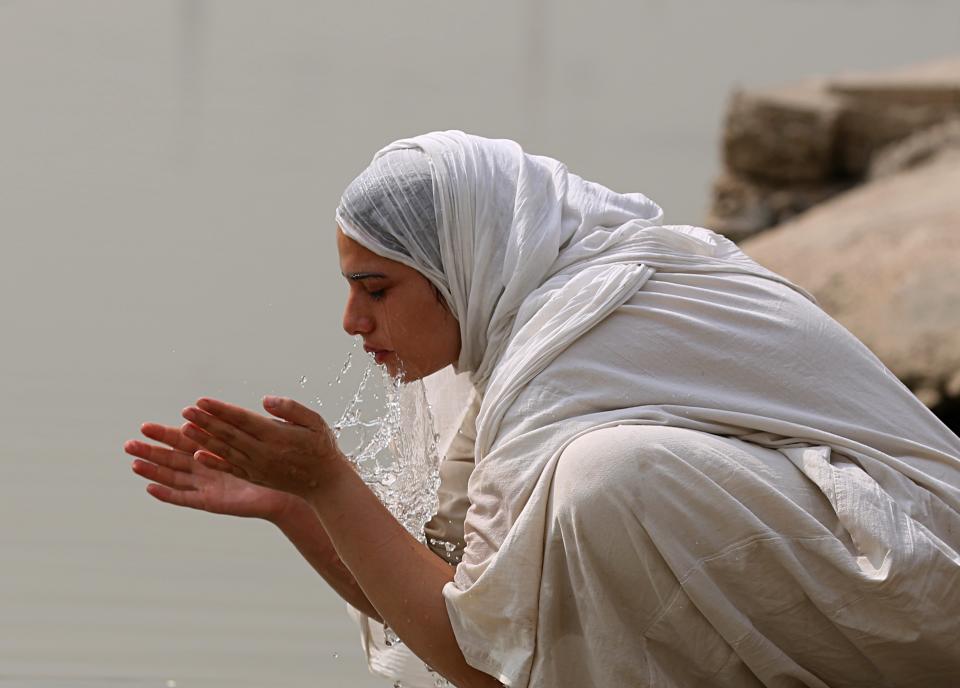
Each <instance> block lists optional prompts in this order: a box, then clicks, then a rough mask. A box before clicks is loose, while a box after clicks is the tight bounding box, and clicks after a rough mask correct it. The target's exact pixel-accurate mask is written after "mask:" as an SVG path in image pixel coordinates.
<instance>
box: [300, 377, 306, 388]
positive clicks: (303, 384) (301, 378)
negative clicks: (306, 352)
mask: <svg viewBox="0 0 960 688" xmlns="http://www.w3.org/2000/svg"><path fill="white" fill-rule="evenodd" d="M300 386H301V387H306V386H307V376H306V375H301V376H300Z"/></svg>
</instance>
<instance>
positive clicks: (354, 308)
mask: <svg viewBox="0 0 960 688" xmlns="http://www.w3.org/2000/svg"><path fill="white" fill-rule="evenodd" d="M358 301H359V299H357V298H355V296H354V294H353V291H352V290H351V293H350V295H349V296H348V297H347V304H346V305H345V306H344V308H343V331H344V332H346V333H347V334H349V335H351V336H355V335H358V334H359V335H366V334H369V333H370V332H372V331H373V327H374V322H373V318H372V317H370V314H369V313H367V312H365V309H363V308H362V306H361V305H360V303H358Z"/></svg>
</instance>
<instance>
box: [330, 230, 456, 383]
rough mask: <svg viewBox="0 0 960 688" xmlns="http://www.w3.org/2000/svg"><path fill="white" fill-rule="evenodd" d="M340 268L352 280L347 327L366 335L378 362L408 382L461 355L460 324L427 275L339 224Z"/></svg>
mask: <svg viewBox="0 0 960 688" xmlns="http://www.w3.org/2000/svg"><path fill="white" fill-rule="evenodd" d="M337 251H338V252H339V254H340V272H341V273H342V274H343V276H344V277H345V278H346V279H347V281H348V282H349V284H350V295H349V296H348V297H347V305H346V307H345V308H344V311H343V329H344V330H346V332H347V334H351V335H360V336H361V337H363V344H364V349H365V350H366V351H368V352H370V353H374V354H375V356H376V360H377V363H379V364H381V365H384V366H386V368H387V371H388V372H389V373H390V374H391V375H393V376H400V377H401V378H402V379H403V380H404V381H405V382H410V381H412V380H419V379H420V378H422V377H425V376H427V375H430V374H431V373H435V372H436V371H438V370H440V369H441V368H445V367H446V366H448V365H450V364H451V363H456V361H457V359H458V358H459V356H460V326H459V324H458V323H457V321H456V319H455V318H454V317H453V315H452V314H451V313H450V311H449V310H448V309H447V307H446V306H445V305H444V303H443V302H442V301H441V299H440V298H439V296H438V295H437V292H436V291H435V290H434V288H433V285H432V284H431V283H430V281H429V280H427V278H426V277H424V276H423V275H421V274H420V273H419V272H417V271H416V270H414V269H413V268H411V267H408V266H406V265H404V264H403V263H398V262H397V261H395V260H390V259H389V258H383V257H382V256H378V255H377V254H376V253H374V252H373V251H370V250H368V249H366V248H364V247H363V246H361V245H360V244H358V243H357V242H356V241H354V240H353V239H351V238H349V237H348V236H347V235H345V234H344V233H343V232H342V231H341V230H340V228H339V227H337Z"/></svg>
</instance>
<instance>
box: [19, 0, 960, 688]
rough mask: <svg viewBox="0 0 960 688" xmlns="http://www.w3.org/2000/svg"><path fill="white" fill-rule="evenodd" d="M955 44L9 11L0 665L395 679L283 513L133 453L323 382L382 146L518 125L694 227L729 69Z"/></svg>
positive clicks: (331, 373)
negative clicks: (216, 414)
mask: <svg viewBox="0 0 960 688" xmlns="http://www.w3.org/2000/svg"><path fill="white" fill-rule="evenodd" d="M958 49H960V6H958V5H957V3H956V2H954V1H953V0H943V1H942V2H941V1H935V0H917V1H914V2H906V1H905V0H904V1H902V2H892V1H883V0H878V1H876V2H869V3H868V2H862V1H848V2H828V1H827V0H806V1H801V0H793V1H787V0H779V1H773V0H728V2H724V3H706V2H695V1H693V0H675V1H672V2H667V1H666V0H646V1H637V2H605V1H602V0H601V1H599V2H593V3H582V2H573V1H572V0H563V1H562V2H556V3H549V2H547V1H546V0H524V1H519V0H514V1H511V2H507V1H501V0H492V1H491V2H486V3H481V4H472V5H464V4H462V3H450V2H447V3H439V2H427V1H413V0H411V1H410V2H403V3H392V2H368V1H357V2H351V3H319V2H313V1H310V2H308V1H305V0H304V1H293V0H289V1H286V2H279V3H266V2H262V1H261V2H255V1H253V0H219V1H214V0H142V1H141V2H130V1H129V0H60V1H56V0H20V1H17V0H6V1H3V2H0V232H2V244H0V306H2V309H0V317H2V321H0V385H2V392H3V393H2V394H0V418H2V428H0V429H2V432H0V524H2V525H0V620H2V622H0V686H26V687H32V688H41V687H42V688H51V687H54V686H58V687H59V686H70V687H71V688H104V687H108V686H137V687H139V686H143V687H147V686H150V687H157V688H162V687H164V686H169V687H171V688H173V687H176V686H179V687H180V688H215V687H220V686H231V687H235V686H280V687H299V686H343V685H352V686H361V687H362V686H376V685H384V684H383V682H382V681H380V680H376V679H373V678H371V677H369V676H368V675H367V674H366V671H365V668H364V666H363V663H362V660H361V655H360V650H359V646H358V642H357V637H356V636H357V633H356V631H355V629H354V628H353V627H352V626H351V622H350V620H349V619H348V618H347V615H346V613H345V611H344V608H343V605H342V604H341V603H340V602H339V601H338V600H337V599H336V598H335V597H334V596H333V595H332V594H331V593H329V592H328V591H327V590H326V589H325V587H324V585H323V584H322V582H321V581H320V580H319V579H318V578H317V577H316V576H315V575H314V574H312V572H311V571H310V570H309V568H308V567H307V566H306V565H305V564H304V563H303V562H302V561H300V560H299V559H298V557H297V555H296V554H295V552H294V551H293V550H292V548H291V547H290V546H289V545H288V544H287V543H286V542H284V541H283V538H282V537H281V536H280V535H279V533H278V532H276V531H275V530H274V529H272V528H271V527H270V526H269V525H267V524H264V523H260V522H252V521H241V520H237V519H230V518H225V517H214V516H209V515H207V514H201V513H196V512H188V511H185V510H178V509H175V508H173V507H169V506H167V505H163V504H159V503H157V502H154V501H152V500H151V499H150V498H149V497H148V496H147V495H146V494H145V493H144V491H143V484H142V481H141V480H140V479H139V478H137V477H136V476H134V475H133V474H132V473H131V472H130V471H129V469H128V467H127V466H128V460H127V457H125V455H124V454H123V453H122V451H121V445H122V443H123V441H124V440H125V439H127V438H129V437H133V436H134V435H135V433H136V429H137V427H138V425H139V423H140V422H141V421H144V420H156V421H161V422H177V421H178V417H179V410H180V409H181V408H182V407H183V406H185V405H186V404H188V403H191V402H192V401H193V400H194V399H195V398H196V397H197V396H198V395H201V394H206V395H219V396H222V397H225V398H227V399H229V400H232V401H235V402H238V403H244V404H247V405H254V404H256V403H257V401H258V399H259V398H260V396H261V395H262V394H264V393H268V392H273V393H281V394H289V395H292V396H295V397H298V398H301V399H303V400H304V401H310V400H311V399H313V398H314V397H317V396H319V397H321V398H322V399H323V400H324V401H325V408H334V407H336V405H337V404H338V403H340V402H342V398H338V397H336V394H335V393H334V388H333V387H328V386H327V385H326V381H328V380H331V379H333V378H334V377H335V376H336V373H337V371H338V370H339V367H340V365H341V364H342V362H343V361H344V359H345V357H346V353H347V351H348V350H349V349H350V347H351V345H352V342H351V341H350V339H349V338H348V337H346V336H345V335H344V334H343V333H342V332H341V330H340V327H339V311H340V306H341V303H342V299H343V296H344V294H345V291H346V290H345V287H344V285H343V284H341V282H342V279H341V278H340V277H339V275H338V269H337V265H336V256H335V251H334V242H333V230H332V214H333V209H334V207H335V205H336V201H337V198H338V195H339V192H340V190H341V189H342V188H343V187H344V185H345V184H346V183H347V182H348V181H349V180H350V179H351V178H352V177H353V176H354V175H355V174H356V173H357V172H358V171H359V170H360V169H361V168H362V167H363V165H364V164H365V162H366V161H367V160H368V159H369V157H370V156H371V155H372V153H373V152H374V151H375V150H376V149H377V148H378V147H380V146H381V145H383V144H385V143H387V142H388V141H390V140H392V139H394V138H397V137H400V136H405V135H409V134H413V133H418V132H421V131H426V130H430V129H437V128H461V129H465V130H468V131H473V132H476V133H482V134H486V135H491V136H506V137H511V138H516V139H518V140H520V141H522V142H523V143H524V144H525V146H526V147H527V148H528V149H529V150H532V151H535V152H540V153H546V154H550V155H553V156H555V157H558V158H560V159H562V160H564V161H565V162H567V163H568V165H569V166H570V168H571V169H573V170H574V171H576V172H578V173H580V174H582V175H583V176H586V177H588V178H591V179H595V180H597V181H600V182H604V183H606V184H607V185H609V186H612V187H614V188H616V189H618V190H623V191H634V190H638V191H643V192H645V193H647V194H648V195H649V196H651V197H652V198H654V199H656V200H657V201H658V202H660V203H661V204H662V205H663V206H664V207H665V209H666V215H667V219H668V221H671V222H691V223H696V222H698V221H699V219H700V218H701V217H702V215H703V212H704V207H705V201H706V192H707V188H708V184H709V180H710V177H711V175H712V174H713V172H714V171H715V169H716V164H717V162H716V154H715V151H716V148H717V145H716V141H717V137H718V131H719V125H720V122H721V119H722V113H723V107H724V103H725V100H726V98H727V96H728V94H729V92H730V89H731V88H732V87H733V86H734V85H735V84H738V83H740V84H745V85H760V84H769V83H777V82H781V81H786V80H790V79H795V78H800V77H804V76H809V75H813V74H818V73H822V74H827V73H832V72H836V71H838V70H840V69H874V68H886V67H893V66H898V65H901V64H905V63H909V62H912V61H917V60H922V59H927V58H931V57H937V56H941V55H944V54H947V53H949V52H951V51H957V50H958ZM304 376H306V377H307V379H308V380H309V381H310V382H309V383H306V384H304V385H302V386H301V384H300V381H301V378H302V377H304ZM337 411H339V409H337Z"/></svg>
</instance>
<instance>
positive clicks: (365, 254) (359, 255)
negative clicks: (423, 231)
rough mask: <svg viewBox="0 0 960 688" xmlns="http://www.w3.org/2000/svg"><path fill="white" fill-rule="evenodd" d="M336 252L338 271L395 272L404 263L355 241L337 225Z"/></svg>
mask: <svg viewBox="0 0 960 688" xmlns="http://www.w3.org/2000/svg"><path fill="white" fill-rule="evenodd" d="M337 253H339V254H340V272H342V273H344V274H345V275H346V274H349V273H353V272H387V271H390V272H397V271H398V270H401V269H402V268H406V266H405V265H402V264H401V263H398V262H396V261H394V260H390V259H389V258H384V257H383V256H378V255H377V254H376V253H374V252H373V251H371V250H370V249H368V248H367V247H365V246H363V245H362V244H359V243H357V242H356V241H354V240H353V239H351V238H350V237H348V236H347V235H346V234H344V233H343V231H342V230H341V229H340V228H339V227H337Z"/></svg>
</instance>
